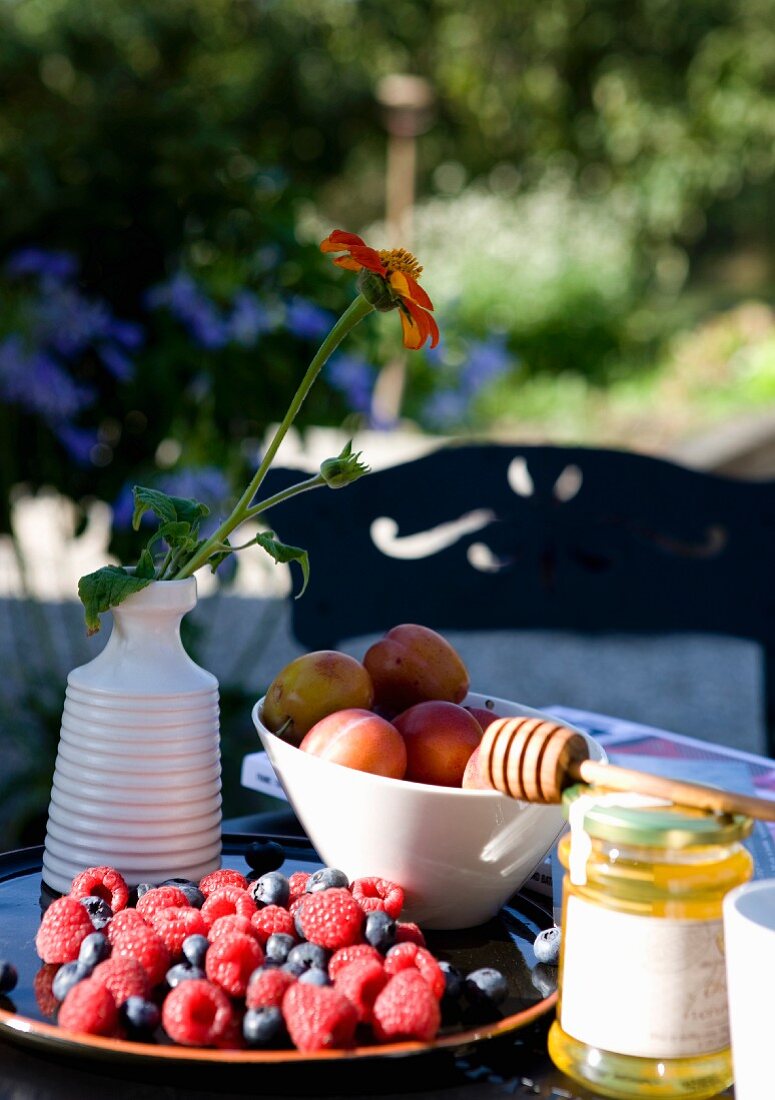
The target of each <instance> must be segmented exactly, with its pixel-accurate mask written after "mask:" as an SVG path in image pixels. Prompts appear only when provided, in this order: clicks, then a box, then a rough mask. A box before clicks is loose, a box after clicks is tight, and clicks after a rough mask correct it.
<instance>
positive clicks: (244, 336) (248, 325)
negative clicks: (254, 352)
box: [228, 290, 274, 348]
mask: <svg viewBox="0 0 775 1100" xmlns="http://www.w3.org/2000/svg"><path fill="white" fill-rule="evenodd" d="M273 328H274V323H273V321H272V318H271V316H270V314H269V311H268V310H267V308H266V307H265V306H263V305H262V304H261V302H260V301H259V300H258V298H257V297H256V295H255V294H254V293H253V292H252V291H251V290H240V291H238V292H237V293H236V294H235V295H234V301H233V302H232V312H231V317H230V318H229V322H228V329H229V336H230V338H231V339H232V340H233V341H234V343H235V344H239V345H240V347H243V348H252V347H254V346H255V345H256V344H257V343H258V338H259V336H261V335H262V333H264V332H271V330H272V329H273Z"/></svg>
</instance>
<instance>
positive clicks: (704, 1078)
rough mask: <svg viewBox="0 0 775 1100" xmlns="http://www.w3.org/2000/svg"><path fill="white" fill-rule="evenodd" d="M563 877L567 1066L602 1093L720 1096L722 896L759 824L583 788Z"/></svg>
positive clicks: (557, 1032)
mask: <svg viewBox="0 0 775 1100" xmlns="http://www.w3.org/2000/svg"><path fill="white" fill-rule="evenodd" d="M563 802H564V805H565V810H566V816H567V818H568V822H569V825H570V828H569V830H568V831H567V833H566V834H565V835H564V836H563V838H562V840H561V841H560V844H559V858H560V861H561V863H562V865H563V867H564V868H565V875H564V878H563V906H562V947H561V955H560V972H559V1000H558V1004H557V1017H556V1020H555V1022H554V1023H553V1024H552V1027H551V1029H550V1032H549V1054H550V1057H551V1059H552V1061H553V1062H554V1063H555V1065H556V1066H557V1067H558V1068H559V1069H561V1070H562V1071H563V1072H564V1073H566V1074H567V1075H568V1076H569V1077H571V1078H573V1079H574V1080H576V1081H578V1082H581V1083H583V1084H585V1085H588V1086H589V1087H591V1088H592V1089H594V1090H595V1091H596V1092H597V1093H598V1094H600V1095H601V1096H608V1097H616V1098H619V1100H626V1098H628V1097H653V1098H657V1097H660V1098H665V1100H667V1098H678V1097H681V1098H685V1100H689V1098H692V1100H702V1098H703V1097H705V1098H708V1097H714V1096H716V1095H717V1094H718V1093H719V1092H722V1091H723V1090H724V1089H725V1088H727V1087H728V1086H729V1085H730V1084H731V1083H732V1060H731V1054H730V1048H729V1024H728V1012H727V995H726V973H725V966H724V939H723V923H722V901H723V898H724V895H725V894H726V893H727V892H728V891H729V890H731V889H732V888H733V887H735V886H739V885H740V884H741V883H743V882H746V881H747V880H748V879H749V878H750V877H751V874H752V871H753V861H752V859H751V856H750V854H749V853H748V851H747V849H746V848H745V847H744V846H743V844H742V841H743V840H744V838H745V837H746V836H748V834H749V833H750V831H751V829H752V827H753V821H752V820H751V818H749V817H745V816H743V815H728V814H713V813H707V812H704V811H702V810H693V809H690V808H688V807H685V806H677V805H674V804H672V803H666V802H664V801H661V800H658V799H654V798H650V797H644V796H642V795H638V794H633V793H627V794H623V793H615V794H614V793H611V792H604V791H601V790H597V789H595V788H590V787H587V786H584V785H579V786H576V787H572V788H570V789H569V790H568V791H566V792H565V794H564V796H563Z"/></svg>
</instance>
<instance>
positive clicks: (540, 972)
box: [530, 963, 557, 997]
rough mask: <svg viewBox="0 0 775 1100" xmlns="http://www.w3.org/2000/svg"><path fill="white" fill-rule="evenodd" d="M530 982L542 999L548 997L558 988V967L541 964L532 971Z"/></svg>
mask: <svg viewBox="0 0 775 1100" xmlns="http://www.w3.org/2000/svg"><path fill="white" fill-rule="evenodd" d="M530 980H531V982H532V983H533V985H534V986H535V987H536V989H537V990H538V992H539V993H540V994H541V996H542V997H548V996H549V994H550V993H554V991H555V989H556V988H557V967H556V966H549V965H548V964H547V963H539V964H538V966H534V967H533V969H532V970H531V971H530Z"/></svg>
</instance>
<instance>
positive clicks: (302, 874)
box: [288, 871, 312, 908]
mask: <svg viewBox="0 0 775 1100" xmlns="http://www.w3.org/2000/svg"><path fill="white" fill-rule="evenodd" d="M311 878H312V875H311V874H310V872H309V871H294V872H293V874H292V875H289V876H288V885H289V886H290V888H291V896H290V897H289V898H288V908H290V905H291V902H293V901H296V898H300V897H301V896H302V894H303V893H304V892H305V890H306V889H307V883H308V882H309V880H310V879H311Z"/></svg>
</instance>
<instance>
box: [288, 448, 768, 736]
mask: <svg viewBox="0 0 775 1100" xmlns="http://www.w3.org/2000/svg"><path fill="white" fill-rule="evenodd" d="M271 476H272V478H273V481H272V489H273V490H274V489H277V488H280V487H282V486H283V485H285V484H289V483H290V482H291V481H293V480H296V479H297V478H298V474H297V473H291V472H290V471H284V470H277V471H273V473H272V475H271ZM276 521H277V524H278V529H279V531H280V532H281V535H282V538H283V540H284V541H286V542H290V543H293V544H295V545H299V546H303V547H305V548H306V549H308V550H309V551H310V557H311V561H312V573H311V579H310V584H309V588H308V589H307V591H306V592H305V594H304V596H303V598H302V599H300V600H298V601H294V602H293V611H292V615H293V631H294V634H295V635H296V637H297V638H298V640H299V641H300V642H301V643H303V644H304V645H305V646H307V647H308V648H310V649H313V648H316V649H319V648H326V647H333V646H335V645H336V644H337V643H338V642H339V641H341V640H342V639H344V638H348V637H355V636H358V635H363V634H368V633H374V632H378V631H382V630H384V629H388V628H389V627H391V626H393V625H395V624H396V623H398V622H422V623H425V624H426V625H428V626H432V627H434V628H436V629H437V630H440V631H444V630H450V629H455V630H527V629H548V630H553V629H556V630H568V631H576V632H583V633H589V634H601V633H610V632H627V633H638V634H669V633H674V632H681V633H686V632H691V633H710V634H719V635H726V636H733V637H741V638H747V639H752V640H754V641H756V642H757V643H759V644H760V645H761V646H762V647H763V650H764V653H765V669H766V675H765V679H766V685H767V699H766V707H767V727H768V731H769V735H768V736H769V748H770V752H771V753H772V752H773V750H774V749H775V709H774V703H775V697H774V695H773V683H775V586H774V585H773V564H774V563H775V553H774V551H775V482H773V481H770V482H747V481H739V480H732V479H729V478H722V477H717V476H714V475H710V474H707V473H702V472H698V471H693V470H688V469H684V468H682V467H679V466H677V465H675V464H673V463H670V462H666V461H663V460H661V459H657V458H651V457H647V456H644V455H638V454H631V453H627V452H621V451H610V450H595V449H586V448H570V447H569V448H564V447H528V446H525V447H520V446H511V445H501V444H466V445H459V446H455V445H452V446H447V447H444V448H442V449H440V450H437V451H434V452H433V453H431V454H429V455H427V456H425V457H423V458H420V459H417V460H414V461H411V462H407V463H404V464H402V465H398V466H394V467H391V468H389V469H385V470H381V471H378V472H376V473H373V474H371V475H369V476H368V477H366V478H362V479H361V480H360V481H358V482H356V483H355V484H354V485H351V486H349V487H348V488H347V489H346V490H345V491H344V492H342V493H339V492H320V493H315V494H312V495H304V496H303V497H302V498H300V499H297V500H293V499H292V500H290V501H288V502H286V503H284V504H283V505H282V507H281V508H278V510H277V515H276Z"/></svg>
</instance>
